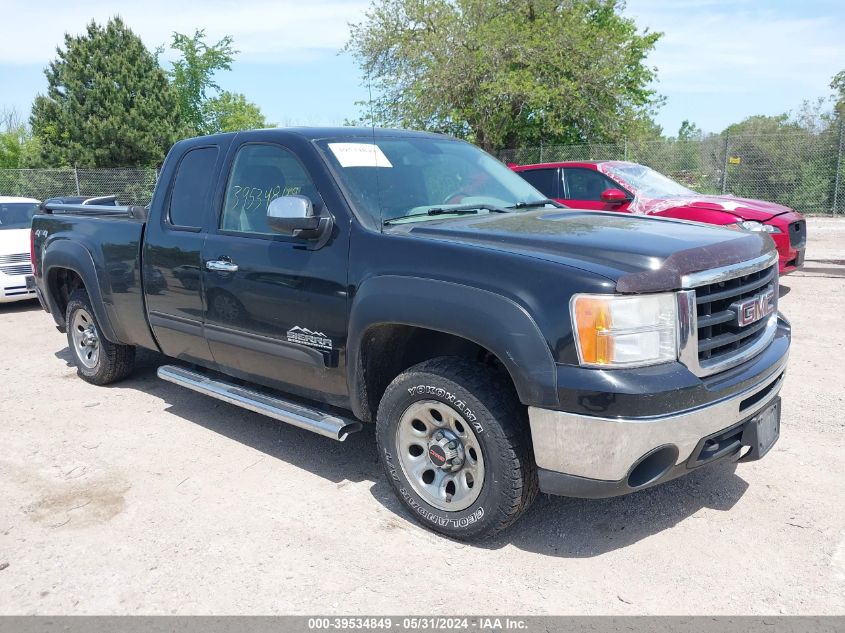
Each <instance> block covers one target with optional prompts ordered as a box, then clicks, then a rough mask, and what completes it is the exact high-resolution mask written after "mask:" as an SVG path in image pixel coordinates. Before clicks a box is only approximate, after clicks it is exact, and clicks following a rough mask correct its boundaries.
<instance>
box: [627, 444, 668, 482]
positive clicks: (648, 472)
mask: <svg viewBox="0 0 845 633" xmlns="http://www.w3.org/2000/svg"><path fill="white" fill-rule="evenodd" d="M677 460H678V447H677V446H675V445H674V444H670V445H667V446H661V447H660V448H657V449H655V450H653V451H652V452H650V453H647V454H646V455H643V456H642V457H641V458H640V461H639V462H637V464H636V466H634V468H633V469H631V474H630V475H628V486H629V487H630V488H640V487H642V486H645V485H648V484H650V483H652V482H655V481H657V480H658V479H660V478H661V477H663V475H665V474H666V473H667V472H669V470H670V469H671V468H672V467H673V466H674V465H675V462H677Z"/></svg>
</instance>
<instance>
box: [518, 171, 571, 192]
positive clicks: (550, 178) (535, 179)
mask: <svg viewBox="0 0 845 633" xmlns="http://www.w3.org/2000/svg"><path fill="white" fill-rule="evenodd" d="M516 173H518V174H519V175H520V176H522V177H523V179H525V180H526V181H528V182H529V183H530V184H531V185H533V186H534V188H535V189H537V190H538V191H539V192H540V193H542V194H543V195H544V196H546V197H547V198H560V197H561V196H560V172H559V171H558V170H557V169H527V170H525V171H518V172H516Z"/></svg>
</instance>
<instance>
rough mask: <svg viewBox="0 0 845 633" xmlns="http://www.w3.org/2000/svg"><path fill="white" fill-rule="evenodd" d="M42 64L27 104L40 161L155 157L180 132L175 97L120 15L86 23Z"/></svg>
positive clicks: (117, 161) (118, 162)
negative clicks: (39, 87)
mask: <svg viewBox="0 0 845 633" xmlns="http://www.w3.org/2000/svg"><path fill="white" fill-rule="evenodd" d="M64 44H65V45H64V49H62V48H59V49H57V57H56V59H55V60H54V61H52V62H50V64H49V66H48V67H47V68H46V69H45V71H44V72H45V74H46V75H47V83H48V88H47V94H46V95H39V96H38V97H36V99H35V103H34V104H33V108H32V116H31V119H30V121H31V124H32V131H33V133H34V134H35V136H36V137H38V139H39V146H40V147H39V157H38V159H39V161H40V162H42V163H43V164H46V165H50V166H62V165H78V166H85V167H113V166H125V165H152V164H155V163H159V162H161V160H162V159H163V158H164V155H165V153H166V152H167V150H168V148H169V147H170V145H171V144H172V143H173V142H174V141H175V140H177V138H179V136H180V131H182V130H183V128H182V127H181V123H180V119H179V112H178V108H177V103H176V96H175V94H174V92H173V91H172V90H171V89H170V86H169V84H168V82H167V77H166V75H165V73H164V72H163V71H162V70H161V68H160V67H159V66H158V63H157V61H156V57H155V56H154V55H153V54H152V53H150V51H148V50H147V49H146V47H145V46H144V43H143V42H142V41H141V39H140V38H139V37H138V36H137V35H135V34H134V33H133V32H132V31H131V30H130V29H129V28H128V27H127V26H126V25H125V24H124V23H123V21H122V20H121V19H120V18H117V17H115V18H112V19H111V20H109V21H108V23H107V24H106V25H105V27H101V26H99V25H97V24H96V23H95V22H93V21H92V22H91V23H90V24H89V25H88V26H87V27H86V30H85V33H84V34H83V35H80V36H71V35H67V34H66V35H65V43H64Z"/></svg>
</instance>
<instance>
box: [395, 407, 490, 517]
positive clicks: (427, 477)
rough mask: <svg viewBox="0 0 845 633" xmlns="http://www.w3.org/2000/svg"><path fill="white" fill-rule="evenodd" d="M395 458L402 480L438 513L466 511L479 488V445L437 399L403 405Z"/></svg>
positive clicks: (458, 416)
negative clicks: (440, 511) (401, 473)
mask: <svg viewBox="0 0 845 633" xmlns="http://www.w3.org/2000/svg"><path fill="white" fill-rule="evenodd" d="M395 443H396V454H397V456H398V458H399V464H400V466H401V468H402V472H403V473H404V474H405V478H406V479H407V480H408V482H409V483H410V485H411V487H412V488H413V489H414V492H416V493H417V494H418V495H419V496H420V497H421V498H422V499H423V500H425V501H426V502H427V503H429V504H431V505H432V506H434V507H435V508H438V509H440V510H447V511H450V512H459V511H461V510H466V509H467V508H468V507H470V506H471V505H472V504H473V503H474V502H475V501H476V500H477V499H478V496H479V495H480V494H481V489H482V487H483V485H484V474H485V468H484V455H483V454H482V452H481V444H480V443H479V442H478V438H477V437H476V435H475V432H474V431H473V429H472V425H470V424H469V423H467V421H466V420H465V419H464V417H463V416H462V415H461V414H460V413H458V411H456V410H455V409H454V408H452V407H451V406H449V405H448V404H445V403H443V402H439V401H437V400H421V401H419V402H415V403H414V404H412V405H411V406H410V407H408V408H407V409H406V410H405V412H404V413H403V414H402V417H401V418H400V420H399V424H398V425H397V427H396V438H395Z"/></svg>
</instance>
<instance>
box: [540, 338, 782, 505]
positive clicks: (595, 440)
mask: <svg viewBox="0 0 845 633" xmlns="http://www.w3.org/2000/svg"><path fill="white" fill-rule="evenodd" d="M787 358H788V353H785V354H784V355H783V356H782V357H781V358H780V359H779V361H778V362H777V363H776V364H774V365H773V366H771V367H770V368H769V370H767V371H766V372H764V374H763V375H762V376H758V379H757V380H756V381H755V382H754V384H753V385H752V386H751V387H748V388H745V389H743V390H741V391H739V392H737V393H732V394H731V395H730V396H727V397H725V398H723V399H719V400H715V401H713V402H709V403H707V404H706V405H703V406H699V407H696V408H692V409H687V410H684V411H679V412H673V413H670V414H664V415H654V416H648V417H638V418H624V417H614V418H610V417H597V416H591V415H584V414H578V413H569V412H565V411H554V410H550V409H541V408H537V407H529V409H528V414H529V420H530V423H531V436H532V441H533V445H534V455H535V458H536V463H537V466H538V469H539V479H540V490H542V491H543V492H546V493H549V494H557V495H563V496H569V497H587V498H599V497H612V496H616V495H621V494H626V493H629V492H634V491H636V490H641V489H643V488H648V487H650V486H654V485H656V484H659V483H663V482H665V481H668V480H670V479H674V478H675V477H678V476H680V475H683V474H685V473H687V472H689V471H690V470H692V469H695V468H698V467H700V466H703V465H705V464H710V463H713V462H716V461H719V460H722V459H728V458H736V457H738V456H739V455H740V453H741V452H742V450H743V446H748V447H749V450H748V452H747V453H746V454H745V455H744V456H743V457H742V459H743V460H746V461H748V460H751V459H759V457H761V456H762V455H761V451H760V447H759V446H757V445H756V428H757V416H759V415H761V414H762V413H763V412H772V413H773V414H779V406H780V404H779V402H780V398H779V397H778V393H779V392H780V389H781V386H782V385H783V379H784V372H785V368H786V362H787ZM752 444H753V445H754V446H752ZM768 448H769V446H766V447H764V449H765V450H768Z"/></svg>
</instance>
